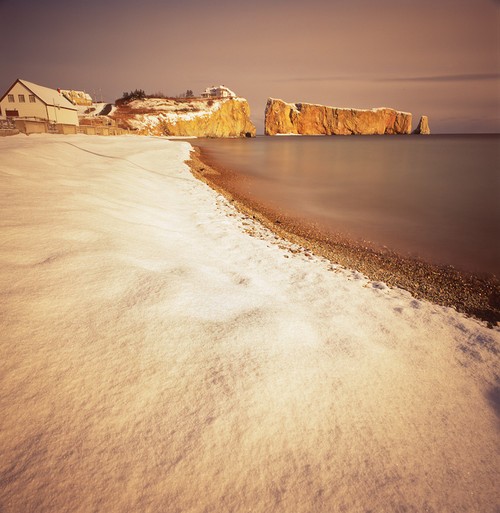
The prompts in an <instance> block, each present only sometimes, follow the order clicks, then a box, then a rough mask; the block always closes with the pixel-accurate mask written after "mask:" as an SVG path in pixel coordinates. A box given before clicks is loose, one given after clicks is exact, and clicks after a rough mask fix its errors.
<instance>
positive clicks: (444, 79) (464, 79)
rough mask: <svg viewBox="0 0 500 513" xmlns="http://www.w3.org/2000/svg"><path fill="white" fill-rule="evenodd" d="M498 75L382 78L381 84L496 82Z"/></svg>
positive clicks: (499, 75)
mask: <svg viewBox="0 0 500 513" xmlns="http://www.w3.org/2000/svg"><path fill="white" fill-rule="evenodd" d="M499 78H500V73H468V74H462V75H430V76H422V77H397V78H382V79H379V80H380V81H382V82H467V81H471V80H498V79H499Z"/></svg>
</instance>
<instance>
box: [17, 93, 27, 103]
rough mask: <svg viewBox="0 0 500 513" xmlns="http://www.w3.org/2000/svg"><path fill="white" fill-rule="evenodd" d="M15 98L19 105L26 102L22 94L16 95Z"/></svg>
mask: <svg viewBox="0 0 500 513" xmlns="http://www.w3.org/2000/svg"><path fill="white" fill-rule="evenodd" d="M17 96H18V98H19V103H24V102H25V101H26V99H25V98H24V94H18V95H17Z"/></svg>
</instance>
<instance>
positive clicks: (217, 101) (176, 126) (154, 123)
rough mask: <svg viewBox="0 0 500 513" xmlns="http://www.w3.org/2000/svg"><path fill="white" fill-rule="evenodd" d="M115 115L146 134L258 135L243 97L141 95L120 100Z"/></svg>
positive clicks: (114, 116) (119, 119)
mask: <svg viewBox="0 0 500 513" xmlns="http://www.w3.org/2000/svg"><path fill="white" fill-rule="evenodd" d="M111 117H113V118H114V119H116V120H117V121H118V123H119V126H122V127H124V128H131V129H133V130H137V133H139V134H144V135H166V136H169V135H171V136H197V137H255V126H254V125H253V123H252V122H251V121H250V107H249V106H248V102H247V101H246V100H245V99H243V98H212V99H198V98H197V99H182V100H181V99H169V98H144V99H137V100H132V101H129V102H118V104H117V109H116V110H115V111H114V112H113V114H112V116H111Z"/></svg>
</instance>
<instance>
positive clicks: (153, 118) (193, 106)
mask: <svg viewBox="0 0 500 513" xmlns="http://www.w3.org/2000/svg"><path fill="white" fill-rule="evenodd" d="M235 99H236V98H214V99H212V101H211V102H210V103H211V104H210V105H209V104H208V102H207V101H206V100H198V101H197V100H191V101H189V102H184V101H182V100H179V101H177V100H172V99H168V98H144V99H142V100H134V101H132V102H130V104H129V105H130V107H131V108H132V109H136V110H139V111H140V110H141V109H152V110H155V111H157V112H156V113H154V114H134V117H133V118H131V119H129V123H130V125H131V126H132V127H133V128H135V129H138V130H143V129H147V130H153V129H154V128H155V127H156V126H157V125H159V124H160V123H162V122H163V121H167V122H169V123H177V122H178V121H192V120H193V119H196V118H201V117H209V116H211V115H212V114H213V113H214V112H216V111H217V110H219V109H220V108H221V106H222V104H223V103H225V102H226V101H231V100H235Z"/></svg>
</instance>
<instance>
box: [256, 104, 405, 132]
mask: <svg viewBox="0 0 500 513" xmlns="http://www.w3.org/2000/svg"><path fill="white" fill-rule="evenodd" d="M264 132H265V134H266V135H276V134H301V135H351V134H360V135H374V134H378V135H382V134H409V133H411V114H409V113H408V112H400V111H397V110H394V109H388V108H380V109H372V110H361V109H342V108H337V107H326V106H324V105H314V104H311V103H286V102H284V101H282V100H276V99H273V98H269V100H268V101H267V106H266V114H265V124H264Z"/></svg>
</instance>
